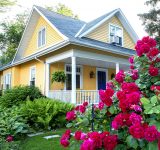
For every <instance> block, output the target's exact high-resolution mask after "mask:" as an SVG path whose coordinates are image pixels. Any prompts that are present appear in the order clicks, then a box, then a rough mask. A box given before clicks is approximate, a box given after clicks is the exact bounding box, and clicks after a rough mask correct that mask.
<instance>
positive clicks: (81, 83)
mask: <svg viewBox="0 0 160 150" xmlns="http://www.w3.org/2000/svg"><path fill="white" fill-rule="evenodd" d="M67 66H70V67H71V68H72V64H65V67H64V70H65V71H64V72H65V74H66V75H67V74H72V69H71V71H70V72H69V71H66V68H67ZM77 67H79V68H80V72H77ZM76 75H80V89H83V66H82V65H76ZM64 90H67V87H66V82H65V85H64Z"/></svg>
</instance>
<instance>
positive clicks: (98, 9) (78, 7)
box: [0, 0, 147, 38]
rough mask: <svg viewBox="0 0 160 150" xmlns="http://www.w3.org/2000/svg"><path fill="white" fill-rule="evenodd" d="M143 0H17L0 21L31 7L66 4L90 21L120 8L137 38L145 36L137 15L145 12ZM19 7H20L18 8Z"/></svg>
mask: <svg viewBox="0 0 160 150" xmlns="http://www.w3.org/2000/svg"><path fill="white" fill-rule="evenodd" d="M144 2H145V0H139V1H137V0H45V1H44V0H19V1H18V5H19V6H15V7H14V8H12V9H11V10H10V12H8V13H6V14H2V15H1V16H0V19H1V20H2V19H4V17H6V16H10V17H13V16H14V14H16V13H18V12H22V11H23V10H24V9H27V8H31V7H32V5H39V6H42V7H44V6H56V5H57V4H58V3H63V4H66V5H67V6H68V7H69V8H71V9H72V10H73V11H74V13H76V14H78V15H79V17H80V19H82V20H84V21H87V22H88V21H90V20H92V19H95V18H96V17H99V16H101V15H103V14H105V13H107V12H109V11H111V10H113V9H116V8H121V9H122V11H123V12H124V14H125V16H126V17H127V19H128V20H129V22H130V24H131V25H132V27H133V28H134V30H135V31H136V32H137V34H138V35H139V37H140V38H141V37H142V36H144V35H146V32H145V31H144V30H143V28H144V27H143V26H142V25H141V24H142V22H141V21H140V20H139V17H138V16H137V14H139V13H143V12H146V11H147V7H146V6H145V5H144ZM20 6H21V7H20Z"/></svg>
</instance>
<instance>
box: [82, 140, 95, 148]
mask: <svg viewBox="0 0 160 150" xmlns="http://www.w3.org/2000/svg"><path fill="white" fill-rule="evenodd" d="M80 150H95V148H94V144H93V140H91V139H86V140H85V141H84V142H83V143H82V144H81V147H80Z"/></svg>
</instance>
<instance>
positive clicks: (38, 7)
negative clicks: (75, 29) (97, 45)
mask: <svg viewBox="0 0 160 150" xmlns="http://www.w3.org/2000/svg"><path fill="white" fill-rule="evenodd" d="M33 7H36V8H37V9H39V8H40V9H43V10H46V11H48V12H50V13H54V14H56V15H59V16H62V17H65V18H69V19H73V20H80V19H77V18H73V17H71V16H66V15H63V14H60V13H57V12H55V11H52V10H48V9H47V8H44V7H41V6H38V5H33ZM80 21H83V20H80ZM83 22H85V21H83Z"/></svg>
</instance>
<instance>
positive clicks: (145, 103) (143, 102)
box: [141, 97, 150, 105]
mask: <svg viewBox="0 0 160 150" xmlns="http://www.w3.org/2000/svg"><path fill="white" fill-rule="evenodd" d="M141 102H142V104H143V105H147V104H150V101H149V100H148V99H147V98H145V97H142V98H141Z"/></svg>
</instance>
